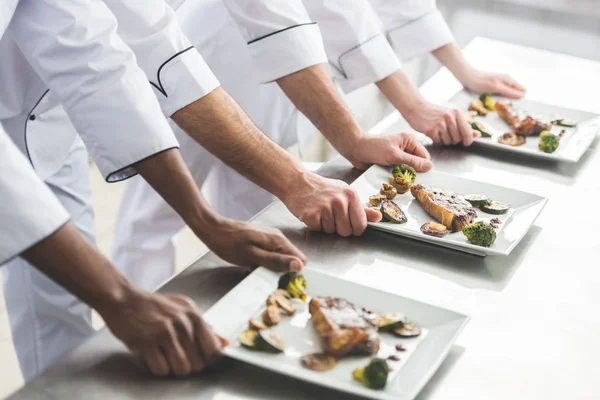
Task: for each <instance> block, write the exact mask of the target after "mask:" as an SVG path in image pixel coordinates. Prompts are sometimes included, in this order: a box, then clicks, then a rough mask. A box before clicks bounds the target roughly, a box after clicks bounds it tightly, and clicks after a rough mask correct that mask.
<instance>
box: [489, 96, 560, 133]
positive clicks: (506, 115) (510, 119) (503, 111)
mask: <svg viewBox="0 0 600 400" xmlns="http://www.w3.org/2000/svg"><path fill="white" fill-rule="evenodd" d="M495 107H496V112H497V113H498V115H499V116H500V118H502V119H503V120H504V122H506V123H507V124H508V125H510V127H511V128H513V129H514V131H515V133H517V134H519V135H522V136H531V135H539V134H540V133H542V131H548V130H550V129H551V128H552V125H551V124H550V123H549V122H543V121H540V120H538V119H535V118H533V117H531V116H529V115H527V116H523V115H521V113H519V112H518V111H517V110H516V109H515V107H514V106H513V104H512V103H511V102H508V101H504V100H499V101H497V102H496V105H495Z"/></svg>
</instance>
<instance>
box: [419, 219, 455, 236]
mask: <svg viewBox="0 0 600 400" xmlns="http://www.w3.org/2000/svg"><path fill="white" fill-rule="evenodd" d="M421 232H423V233H424V234H426V235H429V236H434V237H439V238H442V237H444V236H446V235H447V234H448V233H449V232H450V231H449V230H448V228H446V226H445V225H442V224H440V223H438V222H436V221H431V222H427V223H425V224H423V225H422V226H421Z"/></svg>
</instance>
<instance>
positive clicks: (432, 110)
mask: <svg viewBox="0 0 600 400" xmlns="http://www.w3.org/2000/svg"><path fill="white" fill-rule="evenodd" d="M403 117H404V118H406V121H407V122H408V123H409V124H410V126H411V127H412V128H413V129H414V130H416V131H418V132H421V133H424V134H425V135H427V136H429V137H430V138H431V140H433V143H435V144H439V143H442V144H445V145H447V146H448V145H454V144H459V143H461V142H462V144H463V145H464V146H470V145H471V144H472V143H473V138H476V137H480V136H481V134H480V133H479V132H477V131H476V130H473V129H472V128H471V125H470V124H469V123H468V122H467V120H466V119H465V117H464V115H463V113H461V112H460V111H458V110H456V109H450V108H447V107H440V106H437V105H435V104H433V103H430V102H428V101H425V102H424V103H422V104H421V105H420V106H419V107H415V108H414V111H411V112H405V113H404V114H403Z"/></svg>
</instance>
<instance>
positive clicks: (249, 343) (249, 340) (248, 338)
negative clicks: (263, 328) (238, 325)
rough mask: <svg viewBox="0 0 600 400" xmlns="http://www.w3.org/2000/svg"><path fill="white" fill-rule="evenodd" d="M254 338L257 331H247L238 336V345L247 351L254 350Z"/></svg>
mask: <svg viewBox="0 0 600 400" xmlns="http://www.w3.org/2000/svg"><path fill="white" fill-rule="evenodd" d="M256 336H258V331H255V330H254V329H248V330H246V331H244V332H242V334H241V335H240V337H239V340H240V344H241V345H242V346H244V347H246V348H247V349H250V350H256Z"/></svg>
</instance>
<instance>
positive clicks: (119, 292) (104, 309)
mask: <svg viewBox="0 0 600 400" xmlns="http://www.w3.org/2000/svg"><path fill="white" fill-rule="evenodd" d="M139 295H140V291H139V289H137V288H136V287H135V286H134V285H132V284H131V283H130V282H129V281H128V280H127V279H126V278H125V277H124V276H122V275H120V274H119V278H117V279H116V281H115V282H114V283H113V284H112V285H110V287H109V288H106V289H105V290H102V291H101V293H100V295H99V296H97V299H95V300H90V301H89V302H88V304H89V305H90V306H91V307H92V308H93V309H95V310H96V311H98V313H99V314H100V315H101V316H102V318H104V319H105V320H106V319H107V318H109V315H111V314H114V313H119V310H121V309H122V308H123V306H124V305H125V304H128V303H130V302H131V301H132V300H133V299H135V298H136V296H139Z"/></svg>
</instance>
